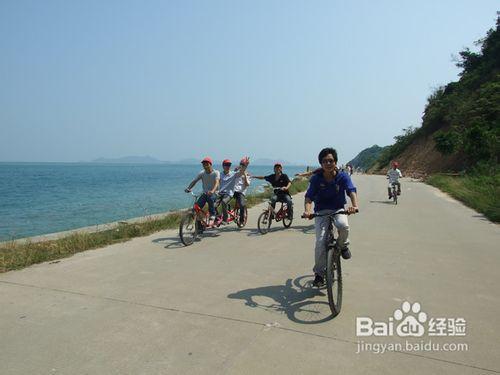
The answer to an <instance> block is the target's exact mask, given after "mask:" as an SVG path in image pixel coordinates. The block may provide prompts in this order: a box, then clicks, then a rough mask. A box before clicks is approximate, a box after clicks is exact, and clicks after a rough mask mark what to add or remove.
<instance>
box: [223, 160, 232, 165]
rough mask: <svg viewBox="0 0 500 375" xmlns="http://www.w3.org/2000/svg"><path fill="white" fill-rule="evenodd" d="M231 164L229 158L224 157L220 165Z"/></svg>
mask: <svg viewBox="0 0 500 375" xmlns="http://www.w3.org/2000/svg"><path fill="white" fill-rule="evenodd" d="M231 164H232V163H231V160H229V159H224V160H223V161H222V165H231Z"/></svg>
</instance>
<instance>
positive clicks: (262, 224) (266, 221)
mask: <svg viewBox="0 0 500 375" xmlns="http://www.w3.org/2000/svg"><path fill="white" fill-rule="evenodd" d="M270 227H271V217H270V215H269V211H264V212H263V213H261V214H260V216H259V219H258V221H257V228H258V229H259V232H260V233H261V234H266V233H267V232H269V228H270Z"/></svg>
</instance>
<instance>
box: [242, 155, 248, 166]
mask: <svg viewBox="0 0 500 375" xmlns="http://www.w3.org/2000/svg"><path fill="white" fill-rule="evenodd" d="M248 164H250V158H249V157H248V156H245V157H244V158H243V159H241V160H240V165H248Z"/></svg>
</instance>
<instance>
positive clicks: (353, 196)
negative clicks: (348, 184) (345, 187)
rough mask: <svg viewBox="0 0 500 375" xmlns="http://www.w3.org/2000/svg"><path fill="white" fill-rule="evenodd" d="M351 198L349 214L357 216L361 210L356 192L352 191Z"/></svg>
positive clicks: (348, 208)
mask: <svg viewBox="0 0 500 375" xmlns="http://www.w3.org/2000/svg"><path fill="white" fill-rule="evenodd" d="M349 198H350V199H351V206H350V207H347V212H349V213H350V214H355V213H356V212H358V210H359V208H358V195H357V193H356V192H355V191H351V192H350V193H349Z"/></svg>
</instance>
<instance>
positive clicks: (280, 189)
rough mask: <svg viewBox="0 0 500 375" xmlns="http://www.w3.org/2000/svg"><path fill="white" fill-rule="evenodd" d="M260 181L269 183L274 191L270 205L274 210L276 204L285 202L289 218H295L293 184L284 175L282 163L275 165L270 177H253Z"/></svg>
mask: <svg viewBox="0 0 500 375" xmlns="http://www.w3.org/2000/svg"><path fill="white" fill-rule="evenodd" d="M253 177H254V178H257V179H259V180H266V181H267V182H269V183H270V184H271V185H272V186H273V188H274V190H273V195H272V196H271V199H270V203H271V206H272V207H273V210H274V208H275V207H276V202H284V203H286V205H287V207H288V210H287V211H288V218H290V219H291V218H293V205H292V197H291V196H290V192H289V191H288V189H290V186H292V182H291V181H290V179H289V178H288V176H287V175H286V174H284V173H283V165H281V163H275V164H274V173H273V174H270V175H268V176H253Z"/></svg>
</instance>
